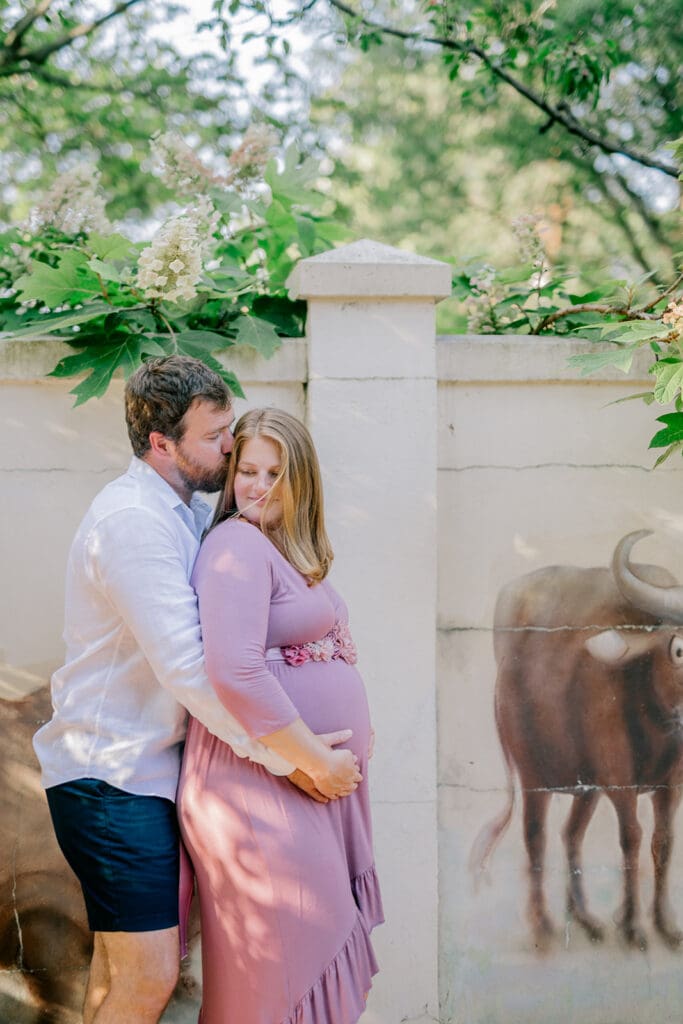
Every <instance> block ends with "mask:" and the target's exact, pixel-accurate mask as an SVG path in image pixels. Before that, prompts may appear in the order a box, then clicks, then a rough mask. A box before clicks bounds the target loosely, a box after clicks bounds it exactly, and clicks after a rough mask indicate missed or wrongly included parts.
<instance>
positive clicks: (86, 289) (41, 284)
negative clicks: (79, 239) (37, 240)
mask: <svg viewBox="0 0 683 1024" xmlns="http://www.w3.org/2000/svg"><path fill="white" fill-rule="evenodd" d="M87 263H88V258H87V256H85V255H84V254H83V253H81V252H75V251H73V250H70V251H67V252H65V253H64V254H63V255H62V256H61V257H60V259H59V262H58V264H57V266H56V267H50V266H48V264H47V263H41V262H39V261H38V260H33V262H32V265H31V273H30V274H24V275H23V276H22V277H20V278H19V279H18V281H16V283H15V288H16V289H17V290H18V292H19V297H20V300H21V301H22V302H27V301H29V300H32V299H35V300H37V301H38V302H41V303H44V304H45V305H46V306H49V307H51V308H52V307H54V306H61V305H62V304H63V303H65V302H68V303H69V305H72V306H73V305H75V304H76V303H78V302H83V300H84V299H89V298H92V296H93V295H101V294H102V293H101V291H100V285H99V282H98V280H97V278H96V277H95V275H94V274H93V273H92V271H91V270H89V269H88V266H87Z"/></svg>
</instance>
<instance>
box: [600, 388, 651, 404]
mask: <svg viewBox="0 0 683 1024" xmlns="http://www.w3.org/2000/svg"><path fill="white" fill-rule="evenodd" d="M636 398H642V400H643V401H644V402H645V405H652V403H653V402H654V400H655V396H654V394H653V393H652V391H639V392H638V394H637V395H624V396H623V397H622V398H615V399H614V401H612V402H608V403H607V405H621V403H622V402H632V401H634V399H636Z"/></svg>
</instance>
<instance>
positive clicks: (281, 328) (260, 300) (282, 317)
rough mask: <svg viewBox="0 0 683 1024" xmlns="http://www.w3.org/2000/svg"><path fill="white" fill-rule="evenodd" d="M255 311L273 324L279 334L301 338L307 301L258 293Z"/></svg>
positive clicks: (253, 306)
mask: <svg viewBox="0 0 683 1024" xmlns="http://www.w3.org/2000/svg"><path fill="white" fill-rule="evenodd" d="M251 308H252V310H253V312H254V313H255V314H256V315H257V316H258V317H259V318H260V319H261V320H267V321H268V323H270V324H273V326H274V327H275V328H276V330H277V332H278V334H280V335H283V334H284V335H285V336H286V337H288V338H300V337H301V336H302V334H303V325H304V323H305V320H306V303H305V302H304V301H302V300H297V301H293V300H292V299H289V298H287V297H286V296H279V295H275V296H274V295H258V296H257V297H256V298H255V299H254V301H253V303H252V307H251Z"/></svg>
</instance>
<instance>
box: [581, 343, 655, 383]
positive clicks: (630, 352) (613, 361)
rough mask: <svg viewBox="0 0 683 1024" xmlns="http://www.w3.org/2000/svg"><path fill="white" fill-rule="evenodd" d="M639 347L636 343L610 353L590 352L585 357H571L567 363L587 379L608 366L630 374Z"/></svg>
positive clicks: (611, 350) (612, 350)
mask: <svg viewBox="0 0 683 1024" xmlns="http://www.w3.org/2000/svg"><path fill="white" fill-rule="evenodd" d="M638 347H639V342H636V343H635V344H633V345H623V346H620V347H619V348H614V349H610V350H609V351H608V352H588V353H586V354H585V355H579V356H570V358H569V359H568V360H567V362H568V363H569V365H570V366H576V367H577V368H578V369H579V370H581V376H582V377H587V376H588V375H589V374H590V373H595V371H596V370H602V369H604V367H606V366H616V367H617V369H619V370H622V371H623V372H624V373H628V372H629V370H630V369H631V364H632V362H633V357H634V355H635V353H636V349H637V348H638Z"/></svg>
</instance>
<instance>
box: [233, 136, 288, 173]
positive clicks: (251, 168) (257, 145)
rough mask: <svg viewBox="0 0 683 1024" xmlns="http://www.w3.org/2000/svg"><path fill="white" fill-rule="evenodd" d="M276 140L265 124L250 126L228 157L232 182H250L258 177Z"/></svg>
mask: <svg viewBox="0 0 683 1024" xmlns="http://www.w3.org/2000/svg"><path fill="white" fill-rule="evenodd" d="M276 141H277V139H276V138H275V135H274V133H273V131H272V130H271V129H270V128H269V127H268V125H265V124H252V125H250V126H249V128H248V129H247V131H246V133H245V135H244V138H243V139H242V141H241V143H240V144H239V146H238V147H237V149H236V150H234V152H233V153H232V154H231V155H230V166H231V168H232V175H233V181H234V182H235V183H238V182H245V181H250V180H251V179H252V178H256V177H259V176H260V175H261V174H262V173H263V169H264V167H265V166H266V164H267V163H268V159H269V157H270V154H271V150H272V149H273V146H274V145H275V143H276Z"/></svg>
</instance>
